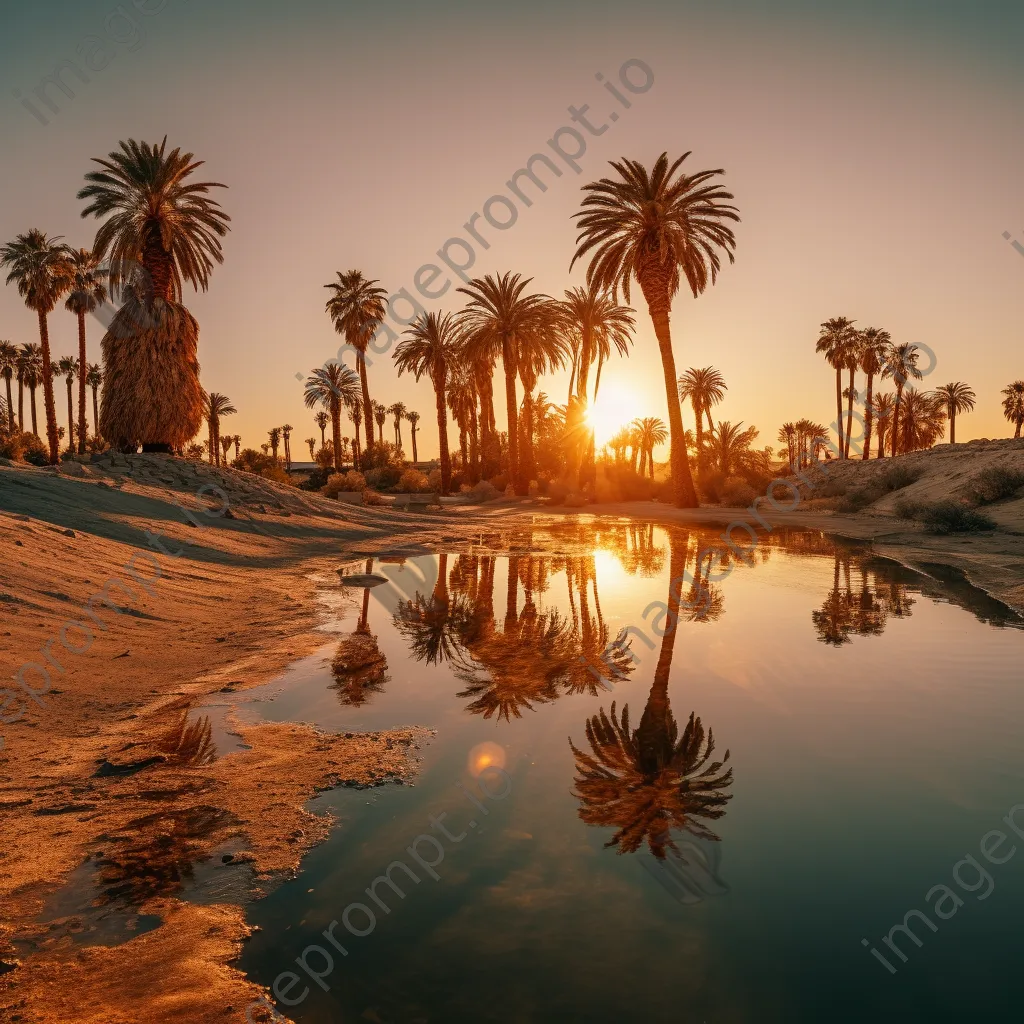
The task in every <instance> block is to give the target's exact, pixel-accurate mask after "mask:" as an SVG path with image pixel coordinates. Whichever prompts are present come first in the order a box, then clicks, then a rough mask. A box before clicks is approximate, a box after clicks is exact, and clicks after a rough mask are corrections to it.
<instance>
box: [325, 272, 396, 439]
mask: <svg viewBox="0 0 1024 1024" xmlns="http://www.w3.org/2000/svg"><path fill="white" fill-rule="evenodd" d="M337 277H338V280H337V281H333V282H331V284H325V285H324V287H325V288H327V289H328V290H329V291H331V292H332V295H331V297H330V298H329V299H328V300H327V312H328V313H329V314H330V316H331V319H332V320H333V321H334V329H335V330H336V331H337V332H338V333H339V334H341V335H344V338H345V340H346V341H347V342H348V343H349V345H351V346H352V348H354V349H355V351H356V367H357V369H358V371H359V381H360V384H361V385H362V391H363V398H362V410H363V416H364V417H365V423H366V443H367V445H372V444H373V408H374V406H373V403H372V402H371V401H370V385H369V383H368V381H367V377H366V347H367V345H369V344H370V341H371V340H372V338H373V335H374V333H375V332H376V330H377V328H378V327H379V326H380V324H381V322H382V321H383V319H384V316H385V315H386V313H387V307H386V300H387V292H386V291H385V290H384V289H383V288H380V287H377V281H376V280H367V279H366V278H365V277H363V274H362V271H359V270H350V271H348V273H346V274H343V273H342V272H341V271H340V270H339V271H337Z"/></svg>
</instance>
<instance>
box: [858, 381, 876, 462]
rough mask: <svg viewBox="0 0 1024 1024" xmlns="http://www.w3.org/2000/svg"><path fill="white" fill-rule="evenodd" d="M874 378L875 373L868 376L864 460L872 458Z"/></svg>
mask: <svg viewBox="0 0 1024 1024" xmlns="http://www.w3.org/2000/svg"><path fill="white" fill-rule="evenodd" d="M874 376H875V375H874V374H873V373H869V374H868V389H867V402H866V403H865V405H864V454H863V455H862V456H861V458H862V459H870V458H871V420H872V416H871V403H872V401H873V400H874V399H873V389H872V384H873V382H874Z"/></svg>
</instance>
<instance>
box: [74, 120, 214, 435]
mask: <svg viewBox="0 0 1024 1024" xmlns="http://www.w3.org/2000/svg"><path fill="white" fill-rule="evenodd" d="M93 162H94V163H96V164H99V166H100V170H98V171H93V172H91V173H89V174H87V175H86V176H85V178H86V181H87V182H88V183H89V184H87V185H86V186H85V187H84V188H82V189H81V190H80V191H79V193H78V198H79V199H87V200H89V205H88V206H86V208H85V209H84V210H83V211H82V216H83V217H88V216H89V215H90V214H92V215H94V216H96V217H106V216H107V215H108V214H109V215H110V216H109V217H108V219H107V220H106V221H105V222H104V223H103V224H102V225H101V226H100V228H99V230H98V231H97V232H96V240H95V242H94V243H93V253H94V254H95V256H96V258H97V259H102V258H103V257H104V256H106V257H108V258H109V261H110V287H111V289H112V290H113V291H114V292H115V293H118V294H122V295H124V296H125V301H124V304H123V305H122V306H121V308H120V309H119V310H118V311H117V313H116V314H115V315H114V318H113V320H112V321H111V324H110V327H109V328H108V330H107V333H106V335H104V338H103V341H102V343H101V345H102V351H103V372H104V377H105V386H104V388H103V405H102V409H101V413H100V424H101V433H102V434H103V436H104V437H106V438H109V439H111V440H112V441H114V442H115V443H116V444H117V445H119V446H123V445H125V444H135V443H140V442H141V444H142V446H143V451H165V452H170V451H173V450H174V449H178V448H183V447H184V446H185V445H186V444H187V443H188V441H189V439H190V438H192V437H194V436H195V434H196V433H197V431H198V430H199V426H200V424H201V423H202V419H203V389H202V387H201V385H200V383H199V360H198V355H197V349H198V344H199V324H198V323H197V322H196V319H195V317H193V316H192V314H191V313H190V312H189V311H188V310H187V309H186V308H185V307H184V306H183V305H182V304H181V292H182V284H183V282H185V281H187V282H188V283H189V284H191V285H192V286H193V288H195V289H196V290H197V291H198V290H199V289H200V288H201V289H202V290H203V291H206V290H207V288H208V287H209V281H210V273H211V271H212V270H213V266H214V263H215V262H216V263H223V261H224V257H223V255H222V250H221V244H220V239H221V238H222V237H224V236H225V235H226V234H227V232H228V222H229V221H230V219H231V218H230V217H228V215H227V214H226V213H224V212H223V210H221V208H220V205H219V204H218V203H217V202H216V201H215V200H213V199H210V198H209V197H208V195H207V193H208V192H209V191H210V189H212V188H223V187H224V186H223V185H221V184H220V183H219V182H212V181H203V182H194V181H189V180H188V179H189V178H190V176H191V175H192V173H193V172H194V171H195V170H196V169H197V168H199V167H201V166H202V163H203V162H202V161H201V160H194V159H193V155H192V154H191V153H182V152H181V151H180V150H178V149H174V150H172V151H171V152H170V153H168V152H167V138H166V136H165V137H164V140H163V141H162V142H161V143H160V144H159V145H153V144H150V143H146V142H143V143H138V142H136V141H135V140H134V139H129V140H128V141H127V142H121V144H120V150H118V151H115V152H113V153H110V154H109V156H108V158H107V159H105V160H104V159H98V158H97V159H94V161H93ZM140 265H141V272H140Z"/></svg>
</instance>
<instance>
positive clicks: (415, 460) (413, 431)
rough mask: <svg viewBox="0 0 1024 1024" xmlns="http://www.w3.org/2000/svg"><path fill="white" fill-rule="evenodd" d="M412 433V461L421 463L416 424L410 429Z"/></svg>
mask: <svg viewBox="0 0 1024 1024" xmlns="http://www.w3.org/2000/svg"><path fill="white" fill-rule="evenodd" d="M410 429H411V431H412V461H413V462H414V463H415V462H419V461H420V460H419V456H418V455H417V453H416V424H415V423H414V424H413V425H412V427H411V428H410Z"/></svg>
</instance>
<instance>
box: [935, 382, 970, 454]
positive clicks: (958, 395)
mask: <svg viewBox="0 0 1024 1024" xmlns="http://www.w3.org/2000/svg"><path fill="white" fill-rule="evenodd" d="M935 394H936V395H938V397H939V399H940V400H941V401H942V403H943V405H944V406H945V408H946V415H947V416H948V417H949V443H950V444H956V418H957V416H959V415H960V413H962V412H970V411H971V410H972V409H973V408H974V403H975V401H976V400H977V396H976V395H975V394H974V391H973V390H972V389H971V387H970V385H968V384H963V383H961V382H960V381H953V382H951V383H949V384H943V385H942V387H939V388H936V389H935Z"/></svg>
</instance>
